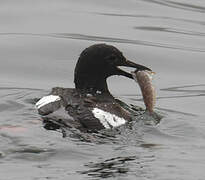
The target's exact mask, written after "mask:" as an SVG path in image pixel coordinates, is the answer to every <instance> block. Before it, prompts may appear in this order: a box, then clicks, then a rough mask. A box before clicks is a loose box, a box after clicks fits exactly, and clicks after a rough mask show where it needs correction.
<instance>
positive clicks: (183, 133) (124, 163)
mask: <svg viewBox="0 0 205 180" xmlns="http://www.w3.org/2000/svg"><path fill="white" fill-rule="evenodd" d="M204 13H205V2H204V1H202V0H195V1H191V0H186V1H184V0H172V1H167V0H149V1H147V0H135V1H134V0H128V1H122V0H118V1H117V0H114V1H109V2H104V1H100V0H95V1H94V0H87V1H83V0H79V1H74V0H58V1H57V0H41V1H40V0H35V1H34V0H33V1H32V0H27V1H25V0H19V1H11V0H7V1H4V0H0V27H1V28H0V61H1V66H0V74H1V76H0V97H1V102H0V167H1V168H0V179H1V180H13V179H22V180H24V179H25V180H28V179H32V180H41V179H55V180H56V179H58V180H64V179H74V178H75V179H100V178H107V179H123V180H124V179H145V180H147V179H155V180H172V179H179V180H193V179H194V180H202V179H204V176H205V172H204V168H205V165H204V162H205V157H204V148H205V141H204V139H205V121H204V119H205V113H204V107H205V90H204V88H205V81H204V77H205V71H204V57H205V31H204V27H205V20H204ZM99 42H105V43H108V44H112V45H115V46H116V47H118V48H119V49H120V50H121V51H122V52H123V53H124V55H125V57H127V58H128V59H131V60H133V61H135V62H137V63H141V64H144V65H145V66H148V67H151V68H152V69H153V71H155V72H156V75H155V80H154V84H155V86H156V88H157V107H156V110H157V111H158V112H159V113H161V114H163V116H164V117H163V119H162V120H161V122H160V123H159V124H158V125H156V126H151V125H145V124H142V123H136V124H133V126H131V127H121V128H120V132H121V133H117V134H115V135H112V132H110V133H111V135H110V136H108V135H103V134H93V135H91V134H85V135H84V136H85V137H87V139H91V142H87V141H85V139H82V138H80V137H79V136H77V134H75V133H74V132H68V134H69V137H67V138H62V134H61V132H58V131H48V130H46V129H44V128H43V124H42V121H41V119H40V117H39V116H38V114H37V112H36V110H35V108H34V103H35V101H36V100H37V98H40V97H42V96H43V95H45V94H47V93H48V92H49V91H50V88H52V87H54V86H63V87H73V70H74V66H75V63H76V60H77V58H78V56H79V54H80V52H81V51H82V50H83V49H84V48H85V47H87V46H89V45H91V44H94V43H99ZM108 84H109V89H110V91H111V92H112V93H113V94H114V95H115V96H116V97H118V98H120V99H122V100H123V101H125V102H127V103H131V104H134V105H139V106H141V107H144V105H143V102H142V99H141V98H142V97H141V95H140V91H139V87H138V86H137V85H136V84H135V83H134V81H131V80H128V79H126V78H123V77H121V78H120V77H111V78H110V79H109V80H108ZM128 87H129V88H128Z"/></svg>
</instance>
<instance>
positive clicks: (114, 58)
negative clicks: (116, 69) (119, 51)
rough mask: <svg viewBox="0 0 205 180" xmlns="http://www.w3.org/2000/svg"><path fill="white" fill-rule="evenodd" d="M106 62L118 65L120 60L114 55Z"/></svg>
mask: <svg viewBox="0 0 205 180" xmlns="http://www.w3.org/2000/svg"><path fill="white" fill-rule="evenodd" d="M106 60H107V62H108V63H109V64H110V65H117V63H118V58H117V57H116V56H115V55H114V54H111V55H110V56H108V57H107V58H106Z"/></svg>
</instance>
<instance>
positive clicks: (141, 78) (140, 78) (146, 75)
mask: <svg viewBox="0 0 205 180" xmlns="http://www.w3.org/2000/svg"><path fill="white" fill-rule="evenodd" d="M153 74H155V73H154V72H152V71H135V72H132V76H133V78H134V80H135V81H136V82H137V83H138V84H139V86H140V89H141V92H142V96H143V100H144V104H145V106H146V110H147V111H148V112H149V113H153V112H154V106H155V104H156V92H155V88H154V86H153V85H152V75H153Z"/></svg>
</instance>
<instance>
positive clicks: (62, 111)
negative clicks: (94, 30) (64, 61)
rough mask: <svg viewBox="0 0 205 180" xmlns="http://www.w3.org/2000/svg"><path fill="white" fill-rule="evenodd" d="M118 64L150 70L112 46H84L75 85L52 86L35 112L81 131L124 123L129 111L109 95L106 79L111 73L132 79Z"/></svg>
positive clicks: (127, 118) (77, 68)
mask: <svg viewBox="0 0 205 180" xmlns="http://www.w3.org/2000/svg"><path fill="white" fill-rule="evenodd" d="M120 66H126V67H132V68H135V69H137V70H149V71H151V69H149V68H147V67H145V66H143V65H139V64H135V63H134V62H132V61H129V60H127V59H126V58H125V57H124V56H123V54H122V52H120V51H119V50H118V49H117V48H115V47H114V46H111V45H107V44H95V45H92V46H90V47H88V48H86V49H85V50H84V51H83V52H82V53H81V54H80V57H79V59H78V61H77V64H76V67H75V75H74V83H75V88H60V87H56V88H53V89H52V92H51V93H50V95H48V96H45V97H43V98H41V99H40V100H39V101H38V102H37V103H36V107H37V109H38V112H39V114H40V115H41V116H42V118H43V119H44V121H46V122H55V124H58V125H59V126H61V125H63V126H65V127H75V128H77V129H80V130H82V131H96V130H101V129H109V128H113V127H117V126H120V125H122V124H125V123H126V122H127V121H130V120H131V117H132V115H131V113H130V112H128V111H127V110H126V109H124V108H123V107H122V106H121V105H120V103H119V101H118V100H116V99H115V98H114V97H113V96H112V95H111V93H110V92H109V90H108V86H107V82H106V79H107V78H108V77H110V76H113V75H122V76H125V77H128V78H131V79H133V77H132V75H131V74H130V73H128V72H125V71H123V70H121V69H120V68H119V67H120ZM47 124H49V123H47Z"/></svg>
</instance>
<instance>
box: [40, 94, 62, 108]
mask: <svg viewBox="0 0 205 180" xmlns="http://www.w3.org/2000/svg"><path fill="white" fill-rule="evenodd" d="M59 100H61V98H60V97H59V96H56V95H49V96H44V97H43V98H41V99H40V100H39V101H38V102H37V103H36V108H37V109H40V108H41V107H43V106H45V105H46V104H49V103H51V102H55V101H59Z"/></svg>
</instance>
